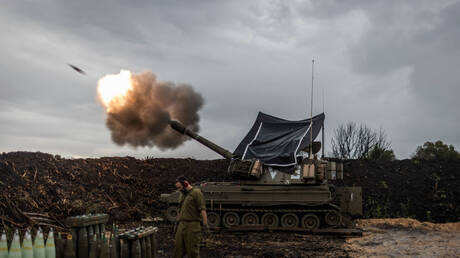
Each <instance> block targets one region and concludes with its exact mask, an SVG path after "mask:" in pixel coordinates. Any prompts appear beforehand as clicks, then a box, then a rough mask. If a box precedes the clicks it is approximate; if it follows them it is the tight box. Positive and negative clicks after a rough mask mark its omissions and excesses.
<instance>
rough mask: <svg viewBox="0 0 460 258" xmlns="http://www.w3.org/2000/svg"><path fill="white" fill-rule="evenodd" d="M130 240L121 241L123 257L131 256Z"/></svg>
mask: <svg viewBox="0 0 460 258" xmlns="http://www.w3.org/2000/svg"><path fill="white" fill-rule="evenodd" d="M129 242H130V241H128V240H127V239H123V241H122V242H121V258H130V257H129V256H130V249H131V248H130V246H129V245H130V243H129Z"/></svg>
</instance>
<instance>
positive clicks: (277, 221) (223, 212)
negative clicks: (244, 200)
mask: <svg viewBox="0 0 460 258" xmlns="http://www.w3.org/2000/svg"><path fill="white" fill-rule="evenodd" d="M174 209H175V207H174V206H171V207H170V208H169V209H168V211H167V216H169V217H168V219H170V218H171V217H172V216H171V215H176V216H177V211H175V210H174ZM171 213H172V214H171ZM168 214H169V215H168ZM207 214H208V225H209V226H210V228H211V229H214V230H220V229H224V230H230V231H266V230H269V231H294V232H314V233H317V234H339V235H360V234H361V233H362V232H361V231H359V230H356V229H353V222H352V220H351V218H349V217H348V216H346V215H344V214H341V213H340V212H339V211H338V210H335V209H333V207H327V208H324V209H319V208H318V209H311V208H310V209H308V208H307V209H301V208H298V209H292V208H286V209H282V208H276V209H267V208H247V209H246V208H230V207H228V208H214V209H212V208H210V207H208V209H207ZM170 220H171V219H170Z"/></svg>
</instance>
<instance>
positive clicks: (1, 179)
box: [0, 152, 460, 227]
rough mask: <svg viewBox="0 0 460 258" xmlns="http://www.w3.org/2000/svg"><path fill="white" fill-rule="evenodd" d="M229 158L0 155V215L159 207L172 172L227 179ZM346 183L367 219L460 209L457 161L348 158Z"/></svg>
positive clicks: (142, 212)
mask: <svg viewBox="0 0 460 258" xmlns="http://www.w3.org/2000/svg"><path fill="white" fill-rule="evenodd" d="M227 164H228V161H226V160H194V159H156V158H149V159H143V160H140V159H135V158H132V157H122V158H121V157H105V158H97V159H64V158H61V157H60V156H58V155H50V154H45V153H39V152H37V153H32V152H11V153H3V154H1V155H0V222H1V223H3V225H9V224H13V225H15V226H19V227H24V226H26V225H27V224H28V223H30V219H29V218H28V217H26V216H24V215H23V214H22V212H36V213H47V214H49V215H50V216H51V217H52V218H55V219H57V220H61V219H63V218H65V217H67V216H72V215H79V214H84V213H98V212H104V213H109V214H110V215H111V218H113V220H114V221H116V222H122V223H126V222H130V221H139V220H140V219H142V218H145V217H148V216H151V217H155V216H157V215H160V214H162V209H163V208H164V205H163V204H162V203H161V202H159V196H160V194H161V193H168V192H170V191H173V190H174V189H173V182H174V179H175V178H176V177H177V176H178V175H180V174H185V175H187V176H188V177H189V178H190V180H191V181H192V182H201V181H228V180H230V178H227V177H226V173H225V171H226V169H227ZM344 170H345V180H344V184H345V185H350V186H351V185H361V186H362V187H363V200H364V213H365V216H364V217H365V218H383V217H387V218H388V217H411V218H415V219H418V220H420V221H432V222H455V221H459V216H460V198H458V196H460V188H459V187H458V186H459V185H460V162H427V161H413V160H401V161H394V162H370V161H347V162H346V163H345V166H344Z"/></svg>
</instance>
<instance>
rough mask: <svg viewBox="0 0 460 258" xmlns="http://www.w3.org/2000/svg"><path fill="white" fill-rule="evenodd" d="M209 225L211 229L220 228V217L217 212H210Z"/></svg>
mask: <svg viewBox="0 0 460 258" xmlns="http://www.w3.org/2000/svg"><path fill="white" fill-rule="evenodd" d="M208 225H209V227H210V228H217V227H219V226H220V215H219V214H218V213H217V212H213V211H211V212H208Z"/></svg>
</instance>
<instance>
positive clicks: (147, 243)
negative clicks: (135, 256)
mask: <svg viewBox="0 0 460 258" xmlns="http://www.w3.org/2000/svg"><path fill="white" fill-rule="evenodd" d="M144 240H145V258H152V244H151V242H150V236H147V237H145V238H144Z"/></svg>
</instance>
